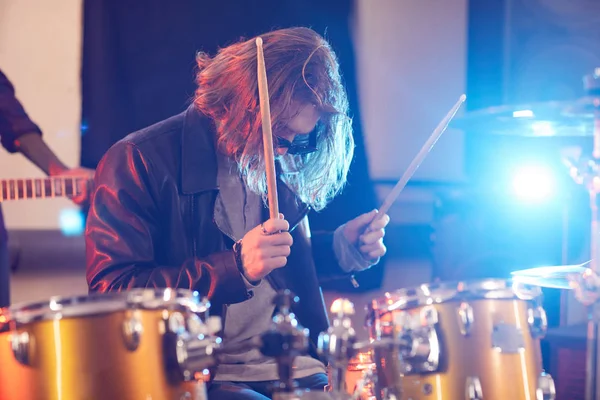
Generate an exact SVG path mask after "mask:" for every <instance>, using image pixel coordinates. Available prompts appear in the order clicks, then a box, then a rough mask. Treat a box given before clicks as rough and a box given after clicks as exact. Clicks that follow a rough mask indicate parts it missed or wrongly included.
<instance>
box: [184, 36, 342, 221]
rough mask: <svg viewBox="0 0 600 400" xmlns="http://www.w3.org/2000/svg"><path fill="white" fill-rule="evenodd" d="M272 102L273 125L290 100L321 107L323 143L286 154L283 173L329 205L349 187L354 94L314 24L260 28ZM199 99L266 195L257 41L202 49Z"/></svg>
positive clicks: (227, 147)
mask: <svg viewBox="0 0 600 400" xmlns="http://www.w3.org/2000/svg"><path fill="white" fill-rule="evenodd" d="M261 37H262V39H263V48H264V57H265V65H266V69H267V79H268V85H269V97H270V104H271V123H272V126H273V132H277V129H278V127H279V126H281V125H282V124H284V123H285V122H286V121H285V120H284V114H285V111H286V108H287V107H289V105H290V103H291V101H292V100H294V101H297V102H298V103H301V104H302V103H304V104H306V103H311V104H314V105H315V106H316V107H317V109H318V110H319V111H320V112H321V115H322V117H321V121H320V122H319V123H318V125H317V128H316V132H315V133H314V134H316V139H317V140H316V141H317V148H318V150H317V151H316V152H314V153H310V154H304V155H289V154H288V155H285V156H283V157H281V158H280V161H281V165H282V167H283V168H282V170H283V174H282V180H283V181H284V182H285V183H286V184H287V185H288V186H289V187H290V188H291V189H292V190H293V191H294V192H295V193H296V195H297V196H298V197H299V198H300V200H301V201H302V202H304V203H306V204H307V205H309V206H311V207H312V208H313V209H315V210H317V211H318V210H321V209H323V208H324V207H325V206H326V205H327V203H328V202H329V201H330V200H331V199H333V197H335V195H336V194H337V193H338V192H339V191H340V190H341V189H342V188H343V186H344V184H345V183H346V179H347V175H348V170H349V168H350V163H351V161H352V157H353V153H354V140H353V138H352V123H351V119H350V117H349V116H348V115H347V113H348V99H347V96H346V91H345V89H344V87H343V84H342V79H341V76H340V71H339V65H338V62H337V58H336V56H335V53H334V52H333V50H332V49H331V47H330V45H329V44H328V43H327V42H326V41H325V39H323V37H321V36H320V35H319V34H317V33H316V32H315V31H313V30H311V29H308V28H289V29H281V30H277V31H273V32H270V33H266V34H264V35H261ZM197 63H198V73H197V76H196V82H197V84H198V88H197V90H196V95H195V100H194V102H195V105H196V107H197V108H198V109H199V110H200V111H201V112H202V113H204V114H206V115H208V116H209V117H211V118H212V119H213V120H214V121H215V122H216V126H217V139H218V145H219V148H220V149H223V151H225V152H226V153H227V154H228V155H230V156H231V157H233V158H234V159H235V160H236V162H237V164H238V167H239V170H240V173H241V174H242V176H243V179H244V180H245V183H246V185H247V186H248V188H249V189H250V190H252V191H254V192H255V193H258V194H260V195H262V196H263V198H264V197H265V195H266V191H267V185H266V177H265V162H264V155H263V144H262V130H261V117H260V106H259V98H258V86H257V70H256V68H257V67H256V45H255V41H254V40H247V41H241V42H239V43H235V44H232V45H230V46H228V47H225V48H223V49H220V50H219V52H218V53H217V54H216V55H215V56H214V57H210V56H209V55H207V54H206V53H199V54H198V55H197Z"/></svg>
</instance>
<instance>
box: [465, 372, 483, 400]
mask: <svg viewBox="0 0 600 400" xmlns="http://www.w3.org/2000/svg"><path fill="white" fill-rule="evenodd" d="M465 399H466V400H483V389H482V388H481V381H480V380H479V378H478V377H476V376H469V377H467V383H466V387H465Z"/></svg>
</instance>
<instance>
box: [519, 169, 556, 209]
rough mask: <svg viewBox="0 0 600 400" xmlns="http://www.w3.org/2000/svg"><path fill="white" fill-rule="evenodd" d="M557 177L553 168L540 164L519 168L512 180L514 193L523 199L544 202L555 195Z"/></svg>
mask: <svg viewBox="0 0 600 400" xmlns="http://www.w3.org/2000/svg"><path fill="white" fill-rule="evenodd" d="M555 186H556V182H555V178H554V174H553V173H552V170H550V169H549V168H547V167H544V166H540V165H530V166H523V167H520V168H518V169H517V170H516V171H515V174H514V176H513V180H512V189H513V192H514V194H515V195H516V196H517V197H518V198H519V199H520V200H522V201H526V202H542V201H545V200H548V199H549V198H551V197H552V196H553V195H554V191H555Z"/></svg>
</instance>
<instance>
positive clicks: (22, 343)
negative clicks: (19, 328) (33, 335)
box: [10, 332, 31, 365]
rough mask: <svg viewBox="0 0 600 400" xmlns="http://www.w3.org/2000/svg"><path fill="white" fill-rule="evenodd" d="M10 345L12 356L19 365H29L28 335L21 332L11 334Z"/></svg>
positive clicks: (29, 342)
mask: <svg viewBox="0 0 600 400" xmlns="http://www.w3.org/2000/svg"><path fill="white" fill-rule="evenodd" d="M10 345H11V348H12V352H13V356H14V357H15V359H16V360H17V361H18V362H19V363H21V364H23V365H31V364H30V362H31V359H30V354H29V349H30V346H31V340H30V337H29V333H27V332H21V333H14V334H12V335H11V337H10Z"/></svg>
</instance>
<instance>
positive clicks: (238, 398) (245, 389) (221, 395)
mask: <svg viewBox="0 0 600 400" xmlns="http://www.w3.org/2000/svg"><path fill="white" fill-rule="evenodd" d="M296 381H297V382H298V385H299V386H300V387H301V388H308V389H311V390H316V391H323V390H324V388H325V386H327V383H328V381H327V375H325V374H315V375H311V376H307V377H306V378H300V379H296ZM273 383H274V381H266V382H222V381H214V382H212V383H211V384H210V385H209V387H208V400H268V399H270V398H271V396H272V395H273V392H272V390H271V386H272V385H273Z"/></svg>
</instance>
